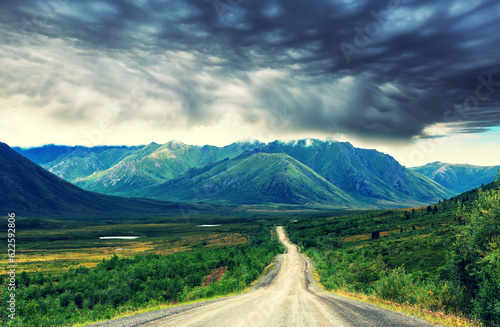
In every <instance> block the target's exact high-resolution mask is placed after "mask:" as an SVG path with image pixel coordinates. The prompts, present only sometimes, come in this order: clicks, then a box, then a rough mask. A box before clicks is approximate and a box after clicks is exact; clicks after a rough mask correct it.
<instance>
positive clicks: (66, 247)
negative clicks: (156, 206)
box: [0, 217, 257, 275]
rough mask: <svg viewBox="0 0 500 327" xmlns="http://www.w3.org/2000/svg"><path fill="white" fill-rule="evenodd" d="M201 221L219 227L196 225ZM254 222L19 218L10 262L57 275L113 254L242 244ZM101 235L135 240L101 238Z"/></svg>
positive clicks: (1, 237)
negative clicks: (13, 258)
mask: <svg viewBox="0 0 500 327" xmlns="http://www.w3.org/2000/svg"><path fill="white" fill-rule="evenodd" d="M172 220H174V222H172ZM207 221H208V222H207ZM202 224H214V225H219V224H220V225H219V226H213V227H198V226H199V225H202ZM256 225H257V224H256V223H255V222H253V223H252V222H250V221H245V220H243V222H235V221H234V220H233V219H217V220H211V219H209V220H207V219H204V220H199V221H198V220H195V221H188V222H175V219H172V218H170V217H169V218H165V219H162V218H154V219H149V220H146V221H145V220H127V221H123V222H122V223H115V222H110V221H94V220H87V221H57V220H49V219H36V220H34V221H31V222H30V221H28V220H27V219H26V220H24V221H23V220H22V219H21V222H19V223H18V224H17V228H16V261H17V264H18V265H19V266H20V267H19V270H20V271H21V270H22V271H26V272H27V273H38V272H43V273H50V274H52V275H58V274H61V273H63V272H65V271H67V270H68V269H70V268H76V267H78V266H85V267H95V266H96V265H97V263H99V262H101V261H102V259H103V258H109V257H111V256H113V255H114V254H116V255H118V256H120V257H133V256H134V255H136V254H147V253H156V254H171V253H174V252H179V251H186V250H192V249H197V248H200V247H218V246H230V245H236V244H242V243H245V242H247V240H248V238H247V236H245V234H246V232H248V231H249V230H251V229H252V228H254V227H255V226H256ZM6 231H7V229H6V228H5V229H3V230H2V232H0V240H1V241H2V242H5V239H6V237H7V235H6ZM101 236H139V237H140V238H138V239H132V240H119V239H113V240H101V239H99V237H101ZM3 244H5V243H3ZM5 253H6V251H5ZM0 264H2V266H5V265H6V264H7V256H2V258H1V259H0Z"/></svg>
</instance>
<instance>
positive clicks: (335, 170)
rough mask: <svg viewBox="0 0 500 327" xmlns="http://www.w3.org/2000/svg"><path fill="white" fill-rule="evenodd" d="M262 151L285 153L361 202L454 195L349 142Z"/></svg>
mask: <svg viewBox="0 0 500 327" xmlns="http://www.w3.org/2000/svg"><path fill="white" fill-rule="evenodd" d="M260 151H262V152H267V153H286V154H288V155H289V156H291V157H292V158H295V159H297V160H298V161H300V162H301V163H303V164H305V165H306V166H308V167H310V168H311V169H312V170H314V171H315V172H316V173H318V174H319V175H320V176H322V177H324V178H325V179H326V180H327V181H329V182H330V183H332V184H333V185H335V186H337V187H339V188H340V189H341V190H343V191H345V192H347V193H349V194H350V195H352V196H353V197H356V198H357V199H359V200H360V201H362V202H367V203H373V204H384V203H387V204H388V203H406V204H407V205H417V203H418V202H420V203H431V202H437V201H438V200H439V199H442V198H445V197H448V198H449V197H450V196H453V195H454V193H453V192H451V191H450V190H448V189H446V188H445V187H443V186H441V185H439V184H438V183H436V182H434V181H432V180H430V179H429V178H427V177H425V176H423V175H421V174H418V173H415V172H414V171H412V170H409V169H407V168H405V167H403V166H401V165H400V164H399V163H398V162H397V161H396V160H395V159H394V158H392V157H391V156H389V155H386V154H384V153H381V152H378V151H376V150H368V149H359V148H355V147H353V146H352V145H351V144H350V143H348V142H337V141H334V140H331V139H328V140H327V141H321V140H315V139H308V140H299V141H291V142H281V141H275V142H272V143H269V144H267V145H266V146H262V147H261V148H260Z"/></svg>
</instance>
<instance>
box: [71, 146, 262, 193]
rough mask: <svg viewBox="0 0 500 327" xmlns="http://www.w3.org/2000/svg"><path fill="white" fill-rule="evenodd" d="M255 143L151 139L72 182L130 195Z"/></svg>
mask: <svg viewBox="0 0 500 327" xmlns="http://www.w3.org/2000/svg"><path fill="white" fill-rule="evenodd" d="M258 145H260V144H259V143H255V142H252V143H244V142H238V143H233V144H231V145H228V146H225V147H215V146H208V145H205V146H193V145H187V144H184V143H182V142H176V141H171V142H168V143H165V144H163V145H160V144H156V143H151V144H149V145H146V146H144V147H141V148H139V149H137V150H135V151H133V152H131V153H129V154H128V155H127V156H126V157H124V158H123V159H122V160H120V161H119V162H117V163H115V164H114V165H113V166H111V167H109V168H107V169H103V170H96V171H94V172H93V173H91V174H89V175H85V174H82V176H81V177H80V178H76V179H74V180H72V182H74V183H75V184H76V185H78V186H80V187H82V188H84V189H86V190H90V191H94V192H100V193H104V194H111V195H123V196H130V194H131V193H132V192H134V191H136V190H138V189H140V188H144V187H148V186H151V185H155V184H160V183H163V182H165V181H167V180H170V179H172V178H174V177H176V176H178V175H179V174H181V173H182V172H184V171H186V170H187V169H189V168H193V167H203V166H206V165H208V164H211V163H213V162H217V161H220V160H222V159H224V158H234V157H235V156H237V155H239V154H240V153H242V152H243V151H245V150H253V149H254V148H255V147H257V146H258ZM103 154H104V153H103Z"/></svg>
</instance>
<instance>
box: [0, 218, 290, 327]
mask: <svg viewBox="0 0 500 327" xmlns="http://www.w3.org/2000/svg"><path fill="white" fill-rule="evenodd" d="M178 227H179V228H180V227H181V226H178ZM136 228H137V227H136ZM158 228H159V227H158V226H157V227H156V229H158ZM170 228H172V226H170ZM226 228H227V227H226ZM181 229H182V228H181ZM240 230H241V231H243V230H245V231H246V232H244V234H245V235H244V238H243V239H244V240H246V242H245V243H242V244H231V243H229V244H222V243H220V244H217V245H214V244H212V246H211V245H210V241H201V242H200V241H199V239H198V238H196V234H197V233H196V231H193V232H192V237H193V239H195V240H196V242H195V243H194V244H192V243H191V245H192V246H191V247H190V248H189V249H188V250H186V251H182V252H176V253H173V254H170V255H162V254H158V253H153V252H150V253H147V254H137V255H135V256H133V257H118V256H117V255H113V256H112V257H110V258H108V259H102V260H101V261H100V262H99V263H98V264H97V266H96V267H93V268H87V267H85V266H78V267H77V268H70V269H69V270H64V272H63V273H62V274H59V275H55V276H54V275H52V274H47V273H45V274H44V273H42V272H38V273H30V274H28V273H26V271H24V272H22V273H21V274H20V276H19V277H18V279H17V283H18V288H17V290H16V301H17V302H16V307H17V311H16V314H17V319H16V320H15V321H10V319H8V318H7V313H8V312H6V311H5V310H3V311H2V314H1V316H0V321H1V322H0V324H1V325H2V326H4V325H5V326H68V325H72V324H74V323H81V322H82V321H87V322H92V321H98V320H103V319H110V318H112V317H115V316H118V315H120V314H123V313H124V312H134V311H138V310H143V309H145V308H150V307H152V306H155V305H158V304H168V303H171V304H172V303H178V302H185V301H193V300H197V299H201V298H211V297H216V296H222V295H226V294H230V293H234V292H240V291H242V290H244V289H245V288H246V287H247V286H248V285H250V284H251V283H252V282H254V281H255V280H256V279H257V278H258V277H259V276H260V275H261V273H262V272H263V271H264V269H265V268H266V267H267V266H268V265H269V264H270V263H271V262H272V260H273V258H274V257H275V256H276V255H277V254H279V253H282V252H283V248H282V245H281V243H279V241H278V240H277V239H276V238H272V237H271V233H269V228H268V227H264V226H259V225H258V224H255V223H254V224H253V225H244V224H243V225H240ZM200 233H201V232H200ZM205 233H208V232H205ZM242 233H243V232H242ZM77 243H78V242H77ZM214 277H216V278H214ZM0 282H1V284H2V285H3V286H2V287H1V289H2V290H3V293H2V294H1V295H0V297H1V302H2V303H6V301H7V299H8V296H9V295H8V292H6V291H5V290H6V285H5V284H6V283H7V279H6V278H5V277H4V276H2V277H1V279H0Z"/></svg>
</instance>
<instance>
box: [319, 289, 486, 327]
mask: <svg viewBox="0 0 500 327" xmlns="http://www.w3.org/2000/svg"><path fill="white" fill-rule="evenodd" d="M327 292H330V293H333V294H337V295H340V296H343V297H346V298H348V299H351V300H356V301H360V302H364V303H369V304H373V305H376V306H378V307H381V308H384V309H389V310H393V311H397V312H401V313H404V314H406V315H410V316H414V317H418V318H420V319H423V320H425V321H427V322H430V323H431V324H435V325H441V326H447V327H448V326H449V327H480V326H483V325H481V324H480V323H479V322H475V321H472V320H470V319H467V318H466V317H463V316H460V315H457V314H452V313H445V312H439V311H437V312H434V311H429V310H426V309H423V308H420V307H418V306H412V305H409V304H400V303H396V302H391V301H386V300H383V299H380V298H378V297H376V296H373V295H372V296H368V295H366V294H363V293H352V292H346V291H342V290H336V291H327Z"/></svg>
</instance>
